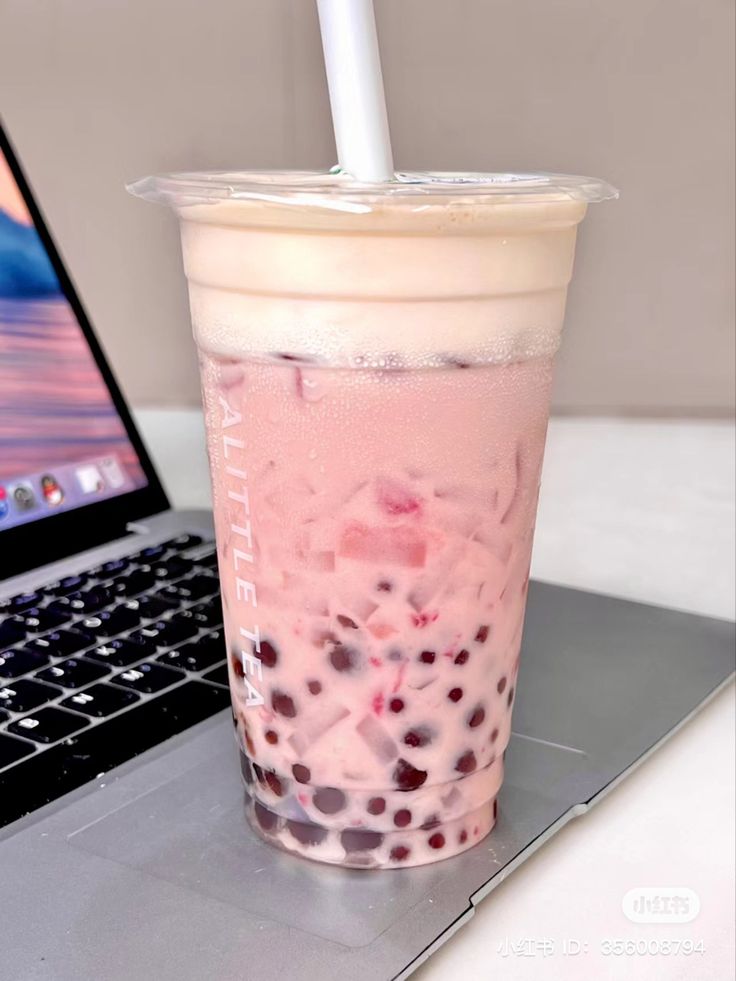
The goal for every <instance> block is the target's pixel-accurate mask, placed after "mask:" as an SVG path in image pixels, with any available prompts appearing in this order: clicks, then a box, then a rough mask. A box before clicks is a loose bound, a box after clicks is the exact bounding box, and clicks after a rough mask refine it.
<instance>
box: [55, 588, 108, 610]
mask: <svg viewBox="0 0 736 981" xmlns="http://www.w3.org/2000/svg"><path fill="white" fill-rule="evenodd" d="M113 600H114V596H113V595H112V594H111V592H110V590H109V589H108V588H107V586H92V588H91V589H86V590H85V591H84V592H77V593H69V595H68V596H62V597H60V598H59V599H55V600H53V601H52V602H51V603H49V605H48V606H47V609H48V610H51V611H52V612H54V613H66V614H68V616H70V617H72V616H79V615H80V614H82V613H96V612H97V610H101V609H102V607H103V606H108V605H109V604H110V603H112V602H113Z"/></svg>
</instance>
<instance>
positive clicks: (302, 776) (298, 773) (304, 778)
mask: <svg viewBox="0 0 736 981" xmlns="http://www.w3.org/2000/svg"><path fill="white" fill-rule="evenodd" d="M291 772H292V773H293V774H294V779H295V780H296V782H297V783H309V781H310V780H311V779H312V773H311V771H310V769H309V767H308V766H304V764H303V763H295V764H294V765H293V766H292V768H291Z"/></svg>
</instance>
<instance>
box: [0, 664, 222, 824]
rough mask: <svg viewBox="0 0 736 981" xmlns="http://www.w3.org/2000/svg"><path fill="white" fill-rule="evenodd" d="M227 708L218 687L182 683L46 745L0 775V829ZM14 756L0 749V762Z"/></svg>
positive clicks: (192, 682)
mask: <svg viewBox="0 0 736 981" xmlns="http://www.w3.org/2000/svg"><path fill="white" fill-rule="evenodd" d="M80 694H82V693H81V692H80ZM229 704H230V695H229V693H228V692H227V691H225V689H224V688H216V687H215V686H214V685H205V684H202V683H201V682H199V681H188V682H186V683H185V684H183V685H180V686H179V687H178V688H172V689H171V690H170V691H168V692H164V693H163V694H161V695H158V696H157V697H155V698H151V699H148V700H147V701H145V702H140V703H139V704H137V705H133V706H132V707H131V708H130V709H128V710H127V711H126V712H123V713H122V714H121V715H118V716H115V717H114V718H112V719H107V720H106V721H104V722H99V723H98V724H97V725H96V726H94V727H93V728H91V729H87V730H85V731H82V732H80V733H79V734H78V735H76V736H74V737H72V739H71V741H70V742H71V745H68V744H66V743H61V744H59V745H58V746H52V747H51V748H50V749H46V750H44V752H43V753H36V754H34V755H33V756H29V757H28V759H27V760H22V761H21V762H20V763H18V764H16V765H15V766H10V767H9V768H8V769H6V770H3V771H2V772H0V826H1V825H6V824H9V823H10V822H11V821H15V820H16V819H17V818H19V817H22V816H23V815H24V814H28V813H30V812H31V811H34V810H36V808H38V807H42V806H43V805H44V804H47V803H49V801H52V800H57V799H58V798H59V797H62V796H63V795H64V794H66V793H68V792H69V791H70V790H75V789H76V788H77V787H81V786H83V785H84V784H85V783H87V781H88V780H93V779H94V778H95V777H96V776H97V774H98V773H104V772H106V771H107V770H111V769H112V768H113V767H115V766H118V765H119V764H121V763H124V762H125V761H126V760H129V759H132V758H133V757H134V756H138V755H139V754H140V753H143V752H145V750H147V749H150V748H151V747H152V746H157V745H158V744H159V743H162V742H163V741H164V740H165V739H168V738H170V737H171V736H175V735H176V734H177V733H179V732H183V731H184V730H185V729H188V728H189V727H190V726H193V725H195V724H196V723H197V722H202V721H203V720H204V719H207V718H209V717H210V716H212V715H214V714H215V713H216V712H219V711H220V710H221V709H225V708H227V707H228V706H229ZM78 718H80V716H78ZM0 738H2V737H1V736H0ZM7 738H10V737H7ZM17 742H20V740H17ZM24 745H25V746H27V745H28V744H24ZM17 752H18V750H17V749H16V747H13V746H11V747H10V748H6V747H5V746H3V747H2V749H0V759H2V758H3V754H5V755H7V756H9V757H11V758H14V757H15V755H17Z"/></svg>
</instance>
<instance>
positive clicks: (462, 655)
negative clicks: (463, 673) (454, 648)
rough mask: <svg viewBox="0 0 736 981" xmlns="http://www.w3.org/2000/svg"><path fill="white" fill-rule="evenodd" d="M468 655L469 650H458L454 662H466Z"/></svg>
mask: <svg viewBox="0 0 736 981" xmlns="http://www.w3.org/2000/svg"><path fill="white" fill-rule="evenodd" d="M469 657H470V651H466V650H465V649H464V648H463V650H461V651H459V652H458V653H457V654H456V655H455V664H467V662H468V658H469Z"/></svg>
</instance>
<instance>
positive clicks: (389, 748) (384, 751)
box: [355, 715, 399, 763]
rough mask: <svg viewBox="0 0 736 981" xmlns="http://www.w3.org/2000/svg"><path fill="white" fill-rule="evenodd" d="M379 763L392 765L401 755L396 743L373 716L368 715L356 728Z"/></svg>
mask: <svg viewBox="0 0 736 981" xmlns="http://www.w3.org/2000/svg"><path fill="white" fill-rule="evenodd" d="M355 731H356V732H357V733H358V735H359V736H360V737H361V739H362V740H363V741H364V742H365V744H366V745H367V746H368V748H369V749H370V750H371V751H372V753H373V755H374V756H375V757H376V759H377V760H378V761H379V763H390V762H391V761H392V760H395V759H396V757H397V756H398V755H399V751H398V749H397V747H396V743H395V742H394V741H393V739H392V738H391V736H390V735H389V734H388V732H386V730H385V729H384V727H383V726H382V725H381V723H380V722H379V721H378V720H377V719H376V717H375V716H373V715H366V716H365V717H364V718H363V719H361V720H360V722H359V723H358V724H357V726H356V727H355Z"/></svg>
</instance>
